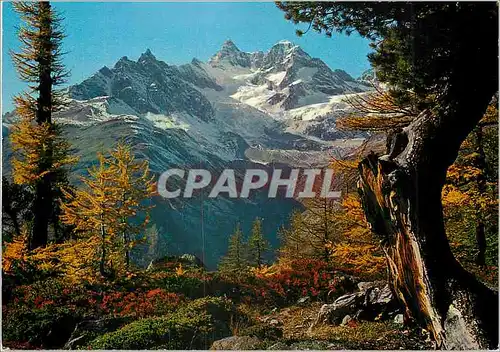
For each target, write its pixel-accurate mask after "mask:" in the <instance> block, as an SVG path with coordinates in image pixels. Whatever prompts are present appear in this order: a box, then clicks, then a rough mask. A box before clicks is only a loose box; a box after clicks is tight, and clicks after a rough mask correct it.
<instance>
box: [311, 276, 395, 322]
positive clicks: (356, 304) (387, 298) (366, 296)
mask: <svg viewBox="0 0 500 352" xmlns="http://www.w3.org/2000/svg"><path fill="white" fill-rule="evenodd" d="M397 310H398V303H397V301H396V299H395V297H394V295H393V294H392V291H391V289H390V287H389V285H388V284H386V283H385V282H378V281H376V282H360V283H358V291H357V292H354V293H349V294H345V295H343V296H340V297H339V298H337V299H336V300H335V301H334V302H333V303H332V304H324V305H323V306H322V307H321V309H320V310H319V312H318V315H317V318H316V321H315V322H314V323H313V324H312V325H311V329H312V328H313V327H314V326H316V325H318V324H321V323H323V324H324V323H326V324H335V325H338V324H340V323H341V322H342V321H343V319H344V318H345V317H346V316H349V317H350V318H352V317H354V318H355V319H361V320H374V319H375V318H377V319H387V318H388V317H390V316H391V315H392V314H394V312H396V311H397Z"/></svg>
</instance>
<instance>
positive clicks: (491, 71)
mask: <svg viewBox="0 0 500 352" xmlns="http://www.w3.org/2000/svg"><path fill="white" fill-rule="evenodd" d="M278 6H279V7H280V8H281V9H282V10H283V11H285V13H286V15H285V17H286V18H287V19H290V20H292V21H294V22H306V23H309V24H310V25H311V28H313V29H314V30H317V31H323V32H326V34H328V35H331V34H332V33H333V32H334V31H337V32H347V33H351V32H354V31H357V32H358V33H359V34H360V35H361V36H364V37H367V38H370V39H374V40H376V42H374V44H373V48H374V52H373V53H371V54H370V55H369V59H370V61H371V63H372V65H373V66H374V67H375V69H376V73H377V78H378V79H379V80H380V81H382V82H385V83H387V84H388V85H389V86H391V87H393V89H394V90H395V92H397V93H399V96H398V99H401V100H404V99H409V97H408V95H407V94H406V93H407V92H411V95H413V96H414V101H413V104H414V105H415V106H417V108H418V110H419V111H421V113H419V115H418V116H416V117H415V118H414V119H413V120H412V122H411V123H410V124H409V125H408V126H407V127H405V128H403V129H402V130H401V131H400V132H398V133H395V134H392V135H391V136H390V140H389V141H388V146H389V148H388V150H387V154H386V155H383V156H377V155H374V154H372V155H369V156H368V157H366V158H365V159H364V160H362V162H361V163H360V166H359V170H360V175H361V179H360V183H359V191H360V194H361V198H362V201H363V207H364V211H365V214H366V217H367V220H368V221H369V223H370V224H371V227H372V229H373V231H374V232H375V233H377V234H378V235H379V236H381V238H382V239H383V241H384V250H385V252H386V256H387V259H388V261H389V269H390V274H391V275H390V279H391V284H392V287H393V288H394V290H395V292H396V294H397V297H398V298H399V299H400V300H401V302H402V303H403V304H404V306H405V307H406V308H407V310H406V315H407V316H410V317H412V318H413V319H415V320H416V321H417V322H418V323H419V324H420V325H421V326H422V327H425V328H426V329H427V330H428V331H430V332H431V334H432V337H433V339H434V341H435V342H436V345H437V347H439V348H466V349H480V348H497V347H498V294H497V293H496V292H495V291H493V290H491V289H489V288H487V287H486V286H485V285H484V284H482V283H481V282H479V281H478V280H477V279H476V278H475V277H474V275H472V274H471V273H469V272H467V271H466V270H465V269H464V268H463V267H462V266H461V265H460V264H459V263H458V261H457V260H456V258H455V257H454V256H453V254H452V251H451V249H450V245H449V242H448V239H447V236H446V232H445V227H444V221H443V207H442V203H441V193H442V192H441V191H442V188H443V186H444V184H445V182H446V173H447V169H448V167H449V166H450V165H451V164H452V163H453V162H454V160H455V159H456V157H457V154H458V151H459V149H460V145H461V144H462V142H463V141H464V140H465V138H466V137H467V136H468V135H469V133H470V132H471V131H472V130H473V129H474V128H475V126H476V125H477V123H478V122H479V121H480V120H481V118H482V117H483V115H484V113H485V111H486V109H487V107H488V104H489V103H490V102H491V100H492V97H493V95H494V94H495V93H496V91H497V90H498V8H497V4H496V3H495V2H487V3H484V2H483V3H472V2H445V3H429V2H404V3H390V2H387V3H381V2H354V3H338V2H329V3H312V2H307V3H300V2H297V3H294V2H286V3H279V4H278ZM429 97H432V99H431V100H429V99H428V98H429Z"/></svg>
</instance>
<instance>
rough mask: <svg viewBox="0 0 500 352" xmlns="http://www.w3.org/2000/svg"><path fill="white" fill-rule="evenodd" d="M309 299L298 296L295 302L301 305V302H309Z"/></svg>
mask: <svg viewBox="0 0 500 352" xmlns="http://www.w3.org/2000/svg"><path fill="white" fill-rule="evenodd" d="M310 301H311V297H309V296H305V297H301V298H299V300H298V301H297V304H299V305H301V304H305V303H309V302H310Z"/></svg>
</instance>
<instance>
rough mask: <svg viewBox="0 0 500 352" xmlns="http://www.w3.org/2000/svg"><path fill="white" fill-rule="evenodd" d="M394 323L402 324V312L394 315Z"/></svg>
mask: <svg viewBox="0 0 500 352" xmlns="http://www.w3.org/2000/svg"><path fill="white" fill-rule="evenodd" d="M394 323H395V324H399V325H403V324H404V316H403V314H397V315H396V316H395V317H394Z"/></svg>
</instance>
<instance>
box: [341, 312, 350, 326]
mask: <svg viewBox="0 0 500 352" xmlns="http://www.w3.org/2000/svg"><path fill="white" fill-rule="evenodd" d="M351 320H352V318H351V316H350V315H349V314H347V315H346V316H345V317H344V319H342V323H341V324H340V325H342V326H346V325H347V324H349V322H350V321H351Z"/></svg>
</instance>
